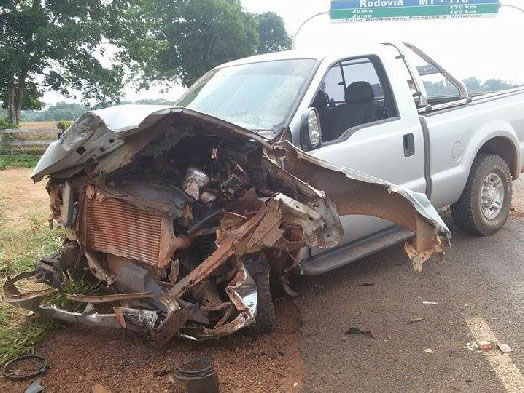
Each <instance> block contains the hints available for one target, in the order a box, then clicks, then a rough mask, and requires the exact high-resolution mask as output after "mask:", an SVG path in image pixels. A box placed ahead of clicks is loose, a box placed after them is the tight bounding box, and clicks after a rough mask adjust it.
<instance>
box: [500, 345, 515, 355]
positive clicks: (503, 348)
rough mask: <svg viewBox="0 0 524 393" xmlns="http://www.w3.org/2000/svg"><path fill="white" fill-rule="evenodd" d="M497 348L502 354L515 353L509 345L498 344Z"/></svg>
mask: <svg viewBox="0 0 524 393" xmlns="http://www.w3.org/2000/svg"><path fill="white" fill-rule="evenodd" d="M497 347H498V348H499V349H500V351H501V352H502V353H510V352H513V349H511V347H510V346H509V345H508V344H501V343H498V344H497Z"/></svg>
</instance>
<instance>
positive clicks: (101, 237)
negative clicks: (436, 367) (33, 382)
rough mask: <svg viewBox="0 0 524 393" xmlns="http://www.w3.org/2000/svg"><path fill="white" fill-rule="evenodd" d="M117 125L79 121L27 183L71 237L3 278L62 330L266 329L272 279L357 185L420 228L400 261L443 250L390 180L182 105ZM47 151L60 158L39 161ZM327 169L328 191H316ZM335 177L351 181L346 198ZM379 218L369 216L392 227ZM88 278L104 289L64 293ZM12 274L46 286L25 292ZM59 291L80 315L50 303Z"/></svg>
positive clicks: (325, 232)
mask: <svg viewBox="0 0 524 393" xmlns="http://www.w3.org/2000/svg"><path fill="white" fill-rule="evenodd" d="M124 130H125V131H122V132H116V131H114V130H111V129H109V128H108V125H107V124H106V122H104V121H103V116H101V115H100V113H98V114H96V113H88V114H86V115H84V116H83V117H82V118H81V119H80V120H79V121H78V122H77V123H75V124H74V125H73V126H72V127H71V128H70V129H69V130H68V132H66V133H65V134H64V136H63V137H62V139H61V140H59V141H57V142H55V144H54V145H51V147H50V150H48V152H47V153H46V155H45V156H44V157H43V158H42V161H41V163H40V164H39V166H38V167H37V168H36V170H35V174H34V177H33V178H34V179H35V180H37V181H38V180H40V179H41V178H43V177H44V176H45V175H49V176H50V179H49V182H48V185H47V190H48V192H49V195H50V204H51V211H52V217H51V218H52V221H53V222H55V223H58V224H59V225H61V226H62V227H64V228H65V232H66V234H67V240H66V241H65V244H64V246H63V248H62V249H61V250H60V251H58V252H57V253H55V254H54V255H52V256H51V257H49V258H44V259H42V260H40V261H38V262H37V264H36V268H35V271H33V272H27V273H23V274H21V275H19V276H17V277H15V278H13V279H10V280H8V281H7V282H6V284H5V286H4V294H5V297H6V299H7V301H8V302H9V303H11V304H14V305H17V306H20V307H23V308H26V309H29V310H33V311H37V312H39V313H40V314H43V315H47V316H50V317H54V318H58V319H61V320H63V321H66V322H78V323H84V324H88V325H92V326H109V327H119V328H126V329H131V330H137V331H145V332H148V333H149V334H151V335H152V337H153V339H154V340H155V341H156V342H157V343H159V344H160V345H163V344H165V343H166V342H168V341H169V340H170V339H171V338H173V337H174V336H176V335H179V336H183V337H187V338H192V339H197V338H209V337H216V336H221V335H226V334H230V333H232V332H234V331H237V330H239V329H241V328H243V327H246V326H249V325H253V324H255V317H256V316H257V314H258V317H257V318H256V320H257V321H256V324H255V326H256V327H257V329H259V330H260V331H268V330H270V329H271V327H272V325H273V322H274V313H273V308H272V304H271V297H270V293H269V280H268V276H269V271H270V270H272V271H273V272H274V273H275V274H276V275H277V276H286V275H287V274H289V273H290V272H291V271H292V270H293V269H294V268H296V267H297V265H299V263H300V261H301V259H302V258H303V251H304V249H305V248H306V247H307V248H318V247H320V248H327V247H334V246H336V245H337V244H338V242H339V241H340V239H341V238H342V235H343V230H342V226H341V223H340V219H339V214H357V213H359V212H361V211H362V209H363V210H364V212H367V211H368V210H369V206H364V207H360V206H359V204H358V203H351V201H352V199H351V198H352V197H351V194H350V193H349V194H348V192H351V190H354V191H357V190H358V186H359V184H362V185H363V186H365V187H367V192H373V193H375V194H376V195H379V196H380V198H382V200H384V199H385V198H386V199H387V198H388V195H394V196H395V198H396V200H395V204H396V205H395V206H396V208H395V209H396V213H395V214H397V215H398V214H399V215H400V216H403V217H402V220H401V221H402V222H401V224H404V225H405V226H406V227H408V228H410V229H411V230H413V231H414V232H415V233H416V238H415V239H416V241H414V242H413V244H412V246H410V253H414V256H415V258H418V260H419V262H417V263H421V262H420V259H421V255H423V258H424V260H425V259H427V258H429V256H430V255H431V254H432V253H433V252H434V251H439V250H440V238H439V236H438V232H439V231H440V232H442V228H445V226H443V224H442V225H441V224H440V222H439V221H438V220H439V218H437V219H436V221H435V219H434V218H433V217H428V216H424V212H423V211H422V210H421V209H420V208H418V209H417V207H416V206H414V203H413V202H412V201H409V198H406V197H405V196H403V195H401V194H399V193H398V192H397V191H395V190H392V189H391V188H390V187H389V185H387V184H386V183H373V182H372V181H369V182H367V183H366V181H364V180H362V179H353V178H349V177H348V176H347V174H344V173H343V172H341V171H335V170H333V169H331V168H329V167H326V166H322V165H321V163H319V162H317V161H315V160H313V159H312V158H308V157H307V156H305V155H303V153H301V152H300V151H298V150H294V148H293V147H292V145H291V144H289V143H287V142H285V141H281V142H280V143H278V144H277V143H274V144H270V143H269V142H267V141H266V140H264V139H263V138H261V137H258V136H256V134H253V133H250V132H249V131H247V130H244V129H242V128H240V127H237V126H234V125H232V124H229V123H226V122H223V121H219V120H218V119H214V118H211V117H209V116H205V115H202V114H198V113H195V112H190V111H188V110H170V111H163V112H162V113H159V112H157V113H155V114H153V115H151V116H149V117H147V118H146V119H145V120H144V121H142V122H141V123H140V126H137V127H134V128H129V127H128V128H124ZM53 155H55V156H57V157H59V158H60V159H59V160H57V162H54V163H52V164H49V165H47V166H45V164H46V160H48V158H49V156H51V158H53V157H52V156H53ZM75 157H76V158H75ZM311 170H313V172H311ZM307 172H310V173H307ZM330 175H333V176H332V179H334V180H335V181H336V182H337V183H338V184H337V189H336V190H335V191H334V192H333V193H331V194H330V192H329V190H325V192H324V191H320V190H319V189H318V188H315V187H316V185H317V183H319V182H320V183H322V180H320V179H324V180H326V177H330ZM308 176H309V177H308ZM337 177H340V178H343V179H346V180H345V181H347V182H348V185H347V186H346V189H345V190H344V183H342V184H340V181H338V180H336V179H337ZM372 180H373V179H372ZM320 186H321V187H322V188H323V189H325V188H326V187H329V185H327V186H326V185H322V184H319V187H320ZM370 187H371V188H370ZM344 193H345V194H344ZM357 194H358V192H356V195H357ZM360 197H361V196H358V198H360ZM342 199H344V202H343V203H342V202H340V203H339V201H341V200H342ZM399 201H400V202H399ZM353 202H354V201H353ZM359 209H360V210H359ZM389 210H391V209H389ZM381 211H382V212H381ZM387 211H388V208H387V206H384V207H378V208H376V209H375V211H374V212H371V214H372V215H376V216H380V217H383V218H390V219H391V217H393V216H392V215H391V213H388V212H387ZM421 211H422V213H421ZM435 214H436V213H435ZM436 217H438V215H437V216H436ZM446 230H447V229H446ZM86 272H89V279H90V280H97V281H99V282H101V283H103V284H104V285H103V290H102V292H101V293H96V294H79V293H67V291H65V288H66V287H68V283H69V281H71V280H74V279H75V278H76V277H85V275H86ZM22 279H35V280H36V281H38V282H41V283H45V284H47V285H48V287H47V288H45V289H43V290H40V291H33V292H29V293H21V292H20V291H19V290H18V288H17V287H16V285H15V284H16V282H17V281H20V280H22ZM56 292H59V293H61V294H63V295H64V296H66V297H67V298H68V300H70V301H73V302H75V303H78V304H83V305H85V308H84V311H82V312H71V311H67V310H65V309H62V308H59V307H58V306H56V305H53V304H49V302H48V300H47V299H49V297H50V296H51V295H54V294H55V293H56Z"/></svg>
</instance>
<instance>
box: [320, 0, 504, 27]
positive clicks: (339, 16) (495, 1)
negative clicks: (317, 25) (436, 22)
mask: <svg viewBox="0 0 524 393" xmlns="http://www.w3.org/2000/svg"><path fill="white" fill-rule="evenodd" d="M499 8H500V2H499V0H333V1H331V10H330V15H331V20H332V21H333V22H360V21H367V20H381V19H386V20H387V19H433V18H466V17H482V16H495V15H497V13H498V10H499Z"/></svg>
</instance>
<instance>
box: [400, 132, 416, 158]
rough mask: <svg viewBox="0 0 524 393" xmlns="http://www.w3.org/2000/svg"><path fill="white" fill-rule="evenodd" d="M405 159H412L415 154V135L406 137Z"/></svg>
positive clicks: (404, 138)
mask: <svg viewBox="0 0 524 393" xmlns="http://www.w3.org/2000/svg"><path fill="white" fill-rule="evenodd" d="M402 139H403V143H404V157H411V156H412V155H414V154H415V135H413V133H410V134H406V135H404V137H403V138H402Z"/></svg>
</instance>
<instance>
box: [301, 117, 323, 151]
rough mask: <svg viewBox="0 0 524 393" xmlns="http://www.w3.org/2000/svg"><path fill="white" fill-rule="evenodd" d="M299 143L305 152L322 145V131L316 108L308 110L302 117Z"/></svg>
mask: <svg viewBox="0 0 524 393" xmlns="http://www.w3.org/2000/svg"><path fill="white" fill-rule="evenodd" d="M300 141H301V143H302V148H303V149H304V150H305V151H309V150H312V149H316V148H317V147H319V146H320V144H321V143H322V130H321V128H320V116H319V114H318V110H317V108H308V109H307V110H306V112H305V113H304V114H303V115H302V127H301V128H300Z"/></svg>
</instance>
